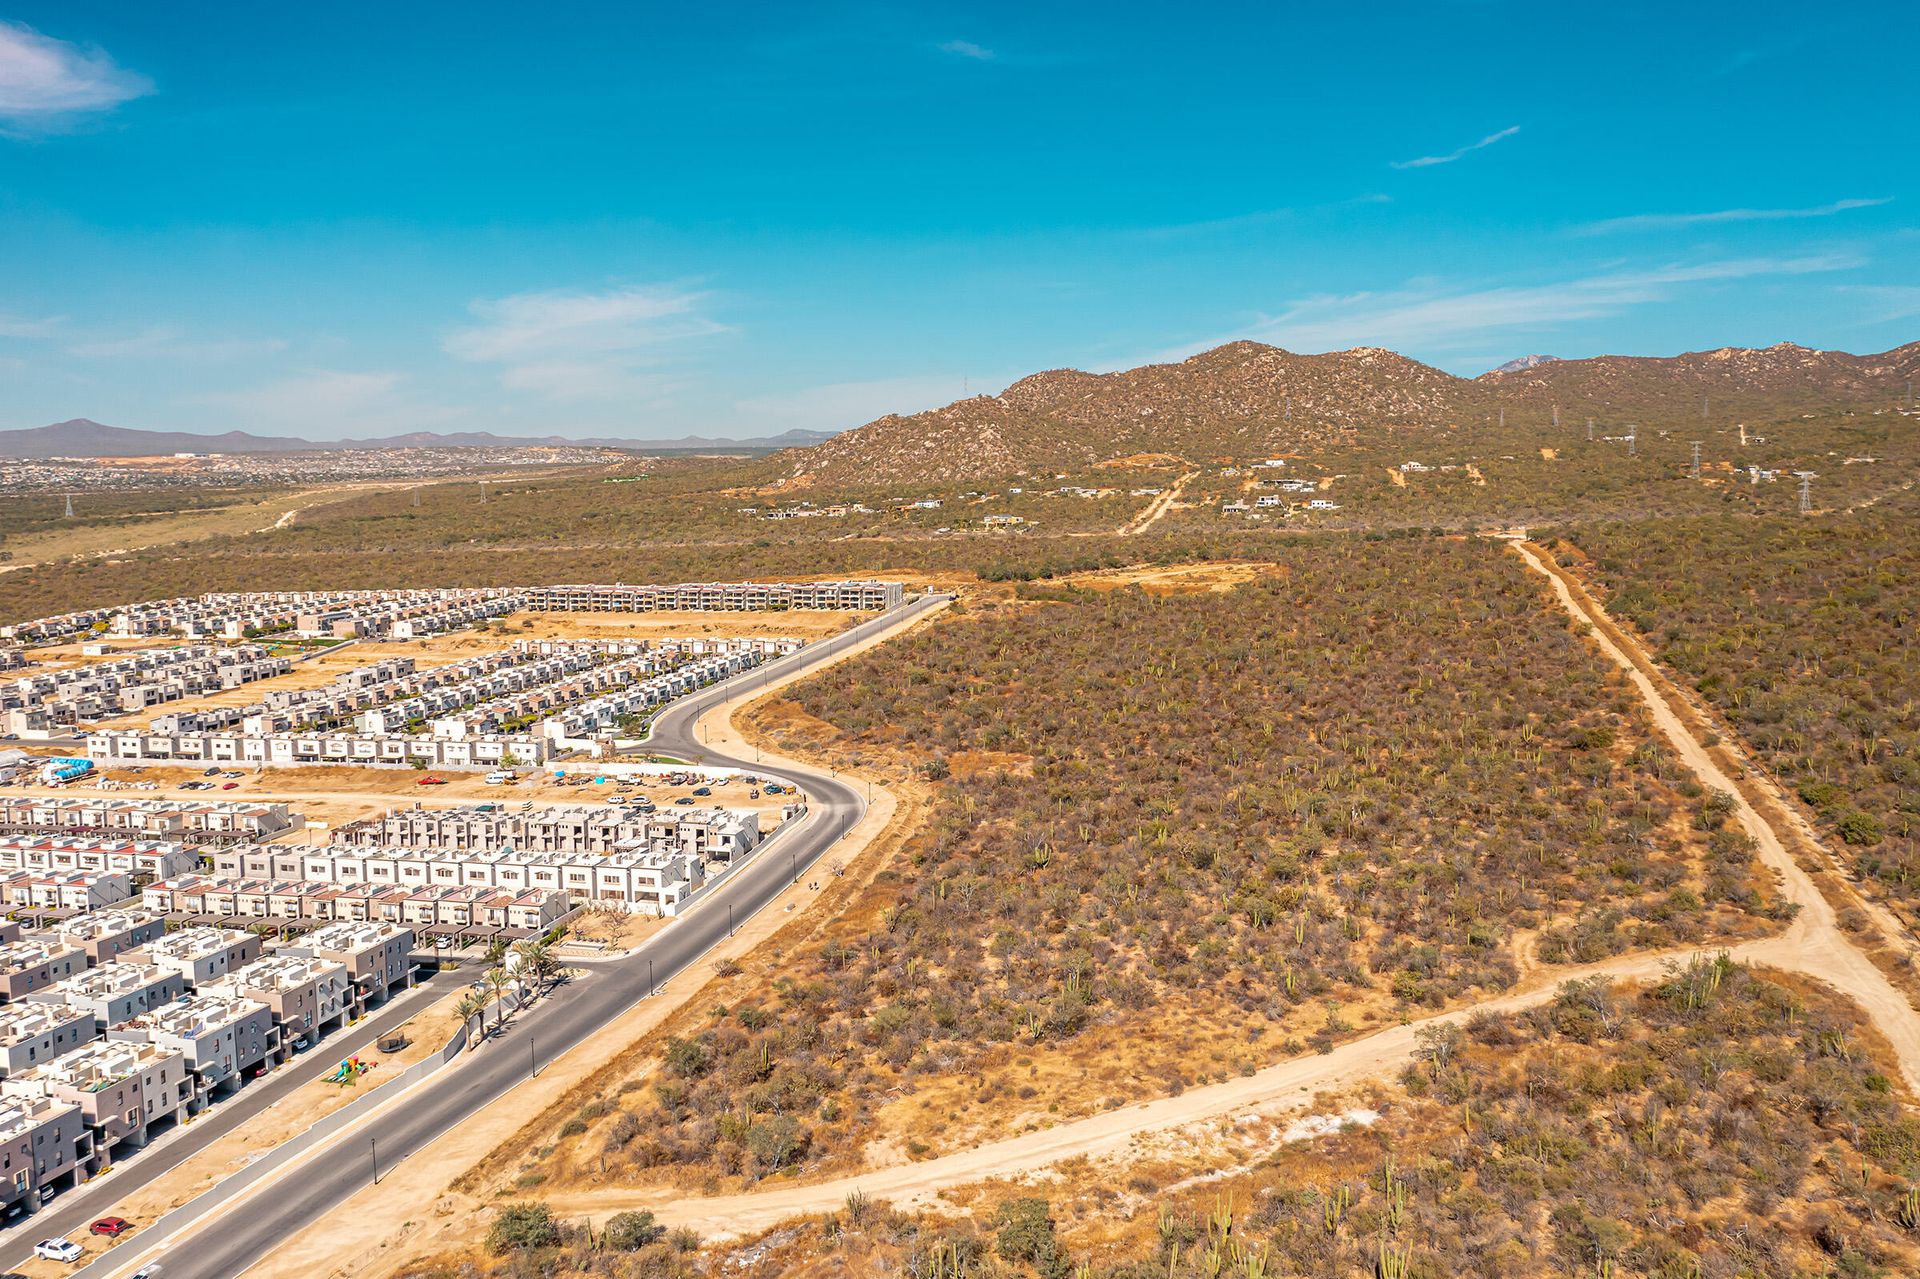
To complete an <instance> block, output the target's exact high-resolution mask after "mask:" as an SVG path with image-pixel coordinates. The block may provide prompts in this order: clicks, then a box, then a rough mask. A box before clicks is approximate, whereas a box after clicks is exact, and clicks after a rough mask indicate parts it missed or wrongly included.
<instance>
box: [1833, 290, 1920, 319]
mask: <svg viewBox="0 0 1920 1279" xmlns="http://www.w3.org/2000/svg"><path fill="white" fill-rule="evenodd" d="M1845 291H1846V292H1847V293H1848V294H1849V295H1851V296H1853V297H1857V298H1863V299H1865V300H1866V302H1867V304H1868V305H1869V306H1870V307H1872V308H1873V314H1871V315H1867V316H1863V317H1861V318H1862V319H1864V320H1865V321H1866V322H1867V323H1869V324H1880V323H1884V322H1886V321H1888V320H1904V319H1908V318H1909V317H1911V316H1915V315H1920V284H1855V285H1848V286H1847V287H1846V290H1845Z"/></svg>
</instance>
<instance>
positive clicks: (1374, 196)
mask: <svg viewBox="0 0 1920 1279" xmlns="http://www.w3.org/2000/svg"><path fill="white" fill-rule="evenodd" d="M1392 203H1393V197H1392V196H1390V195H1382V194H1379V193H1377V192H1375V193H1370V194H1368V195H1356V196H1354V197H1352V198H1351V199H1347V200H1333V201H1330V202H1328V203H1325V204H1312V205H1305V206H1302V207H1300V208H1291V207H1289V208H1282V209H1258V210H1255V211H1254V212H1252V213H1232V214H1228V215H1227V216H1226V217H1221V218H1202V219H1200V220H1198V221H1195V222H1173V223H1168V224H1166V225H1163V226H1149V227H1139V228H1137V229H1136V230H1135V231H1134V234H1136V235H1141V236H1145V237H1147V238H1148V239H1154V240H1171V239H1178V238H1180V237H1182V236H1188V235H1207V234H1211V233H1214V232H1227V231H1243V230H1249V229H1252V228H1257V227H1263V226H1271V225H1273V224H1275V223H1278V222H1286V221H1289V220H1291V219H1293V218H1296V217H1300V216H1303V215H1308V214H1316V213H1328V212H1334V211H1337V210H1340V209H1351V208H1356V207H1360V206H1364V205H1373V204H1392Z"/></svg>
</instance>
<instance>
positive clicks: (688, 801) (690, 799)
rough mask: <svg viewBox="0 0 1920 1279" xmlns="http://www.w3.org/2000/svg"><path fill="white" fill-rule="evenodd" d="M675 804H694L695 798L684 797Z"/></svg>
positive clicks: (675, 801)
mask: <svg viewBox="0 0 1920 1279" xmlns="http://www.w3.org/2000/svg"><path fill="white" fill-rule="evenodd" d="M673 802H674V803H676V804H691V803H692V802H693V796H691V795H682V796H681V797H680V798H679V799H676V800H674V801H673Z"/></svg>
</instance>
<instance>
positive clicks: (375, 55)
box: [0, 0, 1920, 438]
mask: <svg viewBox="0 0 1920 1279" xmlns="http://www.w3.org/2000/svg"><path fill="white" fill-rule="evenodd" d="M1917 8H1920V7H1916V6H1912V5H1908V4H1891V3H1888V4H1839V5H1828V6H1806V5H1800V4H1794V5H1787V4H1767V3H1757V4H1756V3H1742V4H1724V5H1721V4H1683V5H1675V4H1671V3H1669V4H1663V5H1659V6H1653V5H1645V6H1638V5H1614V6H1609V7H1606V8H1604V9H1602V8H1599V7H1595V6H1577V7H1576V6H1559V5H1542V4H1539V3H1537V0H1536V2H1535V3H1530V4H1520V3H1511V4H1509V3H1496V2H1493V0H1479V2H1475V0H1452V2H1446V0H1438V2H1435V3H1427V4H1405V5H1395V4H1372V5H1350V6H1349V5H1313V6H1304V5H1292V4H1273V3H1269V4H1254V3H1247V4H1232V5H1209V4H1193V5H1185V6H1165V5H1134V4H1128V3H1125V0H1109V2H1108V3H1104V4H1085V5H1081V4H1071V3H1056V4H1049V5H1034V4H1031V3H1026V4H1017V5H1015V4H1005V5H1002V4H988V3H972V4H966V5H958V4H955V5H946V6H941V5H915V6H879V5H852V4H831V3H823V4H806V3H794V4H782V5H752V4H749V5H672V6H667V5H655V4H638V3H635V4H622V5H613V4H608V5H588V4H565V3H550V4H547V5H542V6H537V7H536V6H530V5H526V4H511V5H509V4H491V3H484V2H475V0H467V2H465V3H460V4H439V3H426V2H420V0H412V2H410V3H407V4H400V5H393V4H382V5H358V4H353V3H335V4H330V5H326V6H320V5H301V6H285V5H256V4H246V5H242V4H219V3H205V4H195V5H172V4H166V5H159V4H128V3H124V0H118V2H115V3H88V2H86V0H59V3H47V4H42V3H17V2H14V3H10V2H9V0H0V427H21V426H34V425H39V424H42V423H45V422H49V421H55V420H59V419H62V418H67V417H74V416H88V417H93V418H96V419H98V420H101V421H105V422H110V423H113V424H115V425H123V426H138V427H153V428H167V429H206V430H226V429H232V428H239V429H248V430H255V431H260V432H263V433H269V434H273V433H300V434H306V435H310V436H314V437H318V438H329V437H339V436H351V435H371V434H383V433H388V432H393V431H400V430H410V429H437V430H452V429H473V430H495V431H502V432H529V433H535V432H537V433H560V434H610V435H621V436H631V437H634V438H649V437H651V438H661V437H669V436H676V435H680V434H685V433H701V434H734V435H761V434H768V433H772V432H776V431H780V430H783V429H786V428H788V427H793V426H806V427H818V428H826V429H832V428H838V427H845V426H853V425H858V424H859V423H860V422H863V421H865V420H867V419H869V418H871V417H873V416H876V415H878V414H880V413H882V412H886V411H890V410H900V411H913V410H917V409H921V408H926V407H930V406H932V405H935V404H940V403H944V402H946V401H948V400H950V399H954V398H957V397H958V396H959V395H960V394H961V393H962V390H963V388H966V389H971V390H973V391H976V392H977V391H981V390H998V389H1000V388H1001V387H1002V386H1004V385H1005V384H1006V383H1007V382H1008V381H1009V380H1011V379H1013V378H1015V377H1018V376H1020V375H1021V374H1023V373H1026V372H1030V371H1033V370H1035V369H1042V368H1050V367H1059V366H1075V367H1080V368H1091V369H1109V368H1116V367H1124V366H1127V365H1131V364H1135V363H1140V362H1143V361H1147V360H1156V359H1173V358H1180V357H1182V356H1185V355H1188V354H1191V353H1192V352H1194V351H1197V350H1201V349H1204V348H1205V347H1207V346H1210V345H1213V344H1215V343H1218V342H1221V341H1226V340H1230V339H1233V338H1239V337H1251V338H1257V339H1260V340H1263V341H1269V342H1273V343H1276V344H1278V345H1282V346H1286V347H1288V348H1289V349H1294V350H1302V351H1321V350H1331V349H1338V348H1343V347H1348V346H1355V345H1375V346H1387V347H1392V348H1394V349H1396V350H1401V351H1404V352H1406V353H1407V354H1410V355H1413V356H1415V357H1417V358H1420V359H1424V360H1428V361H1430V362H1432V363H1435V364H1438V365H1440V366H1441V367H1443V368H1447V369H1450V370H1452V371H1455V372H1460V373H1468V374H1472V373H1478V372H1481V371H1483V370H1484V369H1486V368H1487V367H1489V366H1491V365H1493V364H1495V363H1498V362H1500V361H1502V360H1505V359H1508V358H1510V357H1512V356H1514V355H1518V354H1523V353H1527V352H1533V351H1541V352H1547V353H1550V354H1555V355H1561V356H1579V355H1591V354H1598V353H1602V352H1620V353H1629V354H1670V353H1673V352H1676V351H1681V350H1688V349H1700V348H1706V347H1714V346H1722V345H1766V344H1769V343H1773V342H1778V341H1795V342H1801V343H1805V344H1807V345H1812V346H1828V347H1840V348H1845V349H1848V350H1854V351H1868V350H1881V349H1884V348H1886V347H1889V346H1894V345H1898V344H1900V343H1902V342H1906V341H1910V340H1913V339H1914V338H1916V337H1920V191H1916V189H1915V187H1916V180H1915V176H1914V173H1915V169H1914V165H1913V163H1912V154H1913V152H1912V148H1913V146H1914V142H1913V139H1914V136H1915V126H1916V124H1920V109H1916V107H1915V105H1914V97H1913V93H1914V90H1913V85H1912V77H1911V74H1910V72H1908V71H1906V70H1903V69H1902V66H1901V59H1903V58H1904V59H1907V60H1908V61H1910V60H1911V59H1910V56H1909V55H1910V52H1911V50H1913V49H1914V48H1915V47H1917V46H1920V15H1917Z"/></svg>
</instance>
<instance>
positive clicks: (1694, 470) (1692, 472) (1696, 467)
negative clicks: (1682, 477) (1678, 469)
mask: <svg viewBox="0 0 1920 1279" xmlns="http://www.w3.org/2000/svg"><path fill="white" fill-rule="evenodd" d="M1687 478H1688V479H1690V480H1697V479H1699V478H1700V441H1699V440H1694V441H1693V462H1692V463H1691V464H1690V465H1689V466H1688V467H1687Z"/></svg>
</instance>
